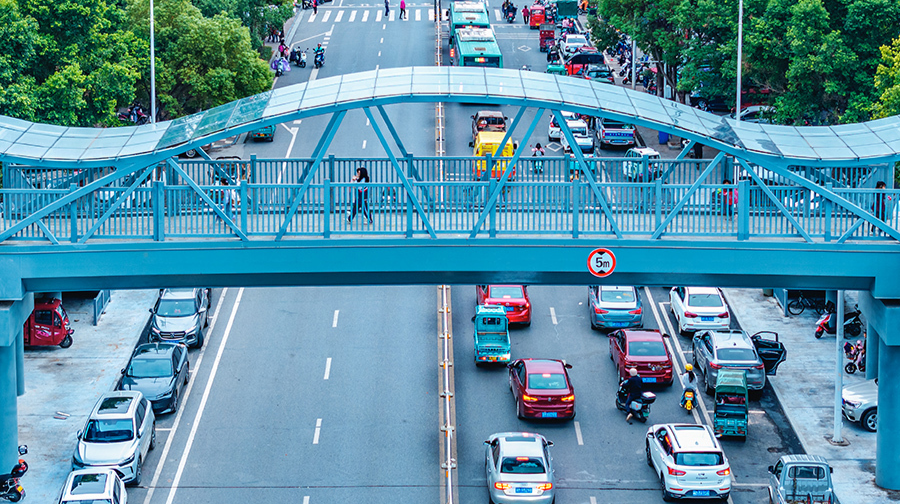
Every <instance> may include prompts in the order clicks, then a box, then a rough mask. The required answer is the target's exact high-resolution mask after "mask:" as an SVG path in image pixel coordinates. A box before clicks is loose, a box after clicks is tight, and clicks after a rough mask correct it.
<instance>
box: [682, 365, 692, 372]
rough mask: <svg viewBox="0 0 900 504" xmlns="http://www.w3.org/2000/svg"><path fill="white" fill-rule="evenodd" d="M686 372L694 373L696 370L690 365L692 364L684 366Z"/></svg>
mask: <svg viewBox="0 0 900 504" xmlns="http://www.w3.org/2000/svg"><path fill="white" fill-rule="evenodd" d="M684 370H685V371H693V370H694V366H692V365H690V364H685V365H684Z"/></svg>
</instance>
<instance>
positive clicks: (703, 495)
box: [691, 490, 709, 497]
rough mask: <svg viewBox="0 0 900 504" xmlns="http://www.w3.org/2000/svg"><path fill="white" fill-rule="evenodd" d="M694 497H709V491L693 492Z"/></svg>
mask: <svg viewBox="0 0 900 504" xmlns="http://www.w3.org/2000/svg"><path fill="white" fill-rule="evenodd" d="M691 495H693V496H694V497H709V490H694V491H693V492H691Z"/></svg>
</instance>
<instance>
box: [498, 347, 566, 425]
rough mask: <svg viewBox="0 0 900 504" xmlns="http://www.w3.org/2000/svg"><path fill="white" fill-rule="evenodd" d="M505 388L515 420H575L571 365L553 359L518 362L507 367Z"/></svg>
mask: <svg viewBox="0 0 900 504" xmlns="http://www.w3.org/2000/svg"><path fill="white" fill-rule="evenodd" d="M508 367H509V388H510V390H512V393H513V397H514V398H515V400H516V415H517V416H518V417H519V418H566V419H568V418H575V389H574V388H572V383H571V382H570V381H569V373H568V370H569V369H572V365H571V364H566V362H565V361H562V360H556V359H518V360H516V361H513V362H511V363H510V364H509V366H508Z"/></svg>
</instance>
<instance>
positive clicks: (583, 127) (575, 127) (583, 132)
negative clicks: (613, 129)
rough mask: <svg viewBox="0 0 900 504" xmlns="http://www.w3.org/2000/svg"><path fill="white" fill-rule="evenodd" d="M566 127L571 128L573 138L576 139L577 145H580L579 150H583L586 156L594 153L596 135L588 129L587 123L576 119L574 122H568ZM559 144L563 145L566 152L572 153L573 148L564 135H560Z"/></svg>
mask: <svg viewBox="0 0 900 504" xmlns="http://www.w3.org/2000/svg"><path fill="white" fill-rule="evenodd" d="M566 126H568V127H569V131H571V132H572V136H573V137H575V143H576V144H578V148H579V149H581V152H583V153H585V154H587V153H592V152H594V135H593V134H592V133H591V131H590V130H589V129H588V126H587V123H586V122H584V121H582V120H581V119H576V120H574V121H566ZM559 143H560V144H561V145H562V147H563V151H564V152H571V151H572V146H571V145H569V139H568V138H566V136H565V135H563V134H562V133H560V138H559Z"/></svg>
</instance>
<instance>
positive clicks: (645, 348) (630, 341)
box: [609, 329, 674, 385]
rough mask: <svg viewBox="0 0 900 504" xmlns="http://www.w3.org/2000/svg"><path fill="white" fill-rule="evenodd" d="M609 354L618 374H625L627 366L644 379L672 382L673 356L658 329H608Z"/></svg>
mask: <svg viewBox="0 0 900 504" xmlns="http://www.w3.org/2000/svg"><path fill="white" fill-rule="evenodd" d="M609 358H610V359H612V361H613V363H615V365H616V371H617V372H618V373H619V378H628V369H630V368H636V369H637V371H638V375H640V377H641V378H642V379H643V380H644V383H651V384H652V383H661V384H664V385H671V384H672V383H673V382H674V376H673V374H672V356H671V355H670V354H669V348H668V347H667V346H666V343H665V341H663V335H662V334H660V332H659V331H650V330H639V331H633V330H626V329H620V330H618V331H614V332H612V333H610V335H609Z"/></svg>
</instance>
